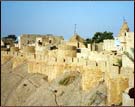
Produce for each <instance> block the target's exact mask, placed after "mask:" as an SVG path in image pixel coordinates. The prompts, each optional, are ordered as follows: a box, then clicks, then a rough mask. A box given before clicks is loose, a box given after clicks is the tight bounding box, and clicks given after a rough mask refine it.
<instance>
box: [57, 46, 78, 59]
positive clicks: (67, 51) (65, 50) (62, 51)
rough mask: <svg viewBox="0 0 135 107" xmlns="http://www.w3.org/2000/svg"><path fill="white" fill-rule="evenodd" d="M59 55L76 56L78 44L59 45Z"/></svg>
mask: <svg viewBox="0 0 135 107" xmlns="http://www.w3.org/2000/svg"><path fill="white" fill-rule="evenodd" d="M57 56H58V57H62V56H63V57H76V46H70V45H59V46H58V53H57Z"/></svg>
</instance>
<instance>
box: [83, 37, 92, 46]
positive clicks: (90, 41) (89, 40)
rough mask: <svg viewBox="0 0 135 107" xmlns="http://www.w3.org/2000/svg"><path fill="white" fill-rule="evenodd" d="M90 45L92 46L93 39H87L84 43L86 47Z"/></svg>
mask: <svg viewBox="0 0 135 107" xmlns="http://www.w3.org/2000/svg"><path fill="white" fill-rule="evenodd" d="M88 44H92V39H89V38H87V39H86V40H85V42H84V45H85V46H86V47H87V45H88Z"/></svg>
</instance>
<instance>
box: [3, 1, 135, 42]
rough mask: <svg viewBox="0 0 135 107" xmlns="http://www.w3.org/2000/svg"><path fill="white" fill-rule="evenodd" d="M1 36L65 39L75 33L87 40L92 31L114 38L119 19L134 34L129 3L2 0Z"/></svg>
mask: <svg viewBox="0 0 135 107" xmlns="http://www.w3.org/2000/svg"><path fill="white" fill-rule="evenodd" d="M1 9H2V10H1V12H2V13H1V15H2V17H1V22H2V25H1V26H2V28H1V31H2V32H1V35H2V36H7V35H8V34H16V35H17V36H19V35H21V34H54V35H59V36H63V37H64V38H65V39H69V38H70V37H71V36H72V35H73V33H74V24H77V33H78V34H79V35H80V36H81V37H83V38H90V37H92V36H93V35H94V33H95V32H104V31H110V32H113V33H114V35H113V36H117V34H118V32H119V29H120V27H121V26H122V23H123V16H124V17H125V19H126V21H127V22H128V25H129V28H130V30H131V31H134V2H133V1H50V2H49V1H18V2H17V1H12V2H9V1H8V2H6V1H2V5H1Z"/></svg>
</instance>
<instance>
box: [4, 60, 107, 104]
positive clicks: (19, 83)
mask: <svg viewBox="0 0 135 107" xmlns="http://www.w3.org/2000/svg"><path fill="white" fill-rule="evenodd" d="M1 68H2V71H1V104H2V105H3V106H5V105H6V106H8V105H12V106H60V105H61V106H90V105H91V106H92V105H105V104H106V97H107V96H106V86H105V84H104V82H101V83H99V85H98V86H96V87H95V88H94V89H92V90H89V91H87V92H85V91H83V90H82V89H81V74H80V73H79V72H76V71H74V72H66V73H64V74H62V75H60V76H59V77H57V78H56V79H55V80H53V81H51V82H48V81H47V76H45V75H41V74H28V73H27V62H24V63H23V64H21V65H19V66H18V67H16V68H14V69H12V59H11V60H9V61H7V62H5V63H3V64H2V65H1Z"/></svg>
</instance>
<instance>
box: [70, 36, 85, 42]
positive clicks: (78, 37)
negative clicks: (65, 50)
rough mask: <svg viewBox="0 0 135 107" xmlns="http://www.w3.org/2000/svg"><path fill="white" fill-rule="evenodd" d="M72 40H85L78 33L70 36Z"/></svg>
mask: <svg viewBox="0 0 135 107" xmlns="http://www.w3.org/2000/svg"><path fill="white" fill-rule="evenodd" d="M69 41H70V42H82V43H83V42H84V39H83V38H81V37H80V36H79V35H78V34H74V35H73V36H72V37H71V38H70V40H69Z"/></svg>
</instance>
